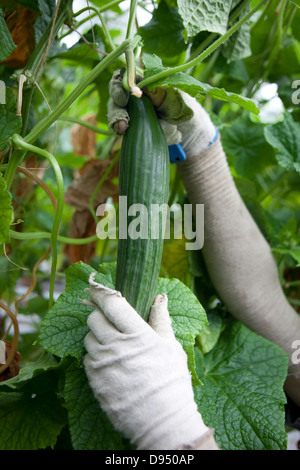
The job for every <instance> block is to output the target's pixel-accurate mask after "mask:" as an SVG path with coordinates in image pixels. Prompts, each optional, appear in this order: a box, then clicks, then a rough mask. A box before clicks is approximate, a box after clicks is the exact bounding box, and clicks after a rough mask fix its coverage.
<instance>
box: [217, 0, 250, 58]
mask: <svg viewBox="0 0 300 470" xmlns="http://www.w3.org/2000/svg"><path fill="white" fill-rule="evenodd" d="M239 3H240V2H239V0H235V1H233V2H232V8H234V7H235V6H236V5H238V4H239ZM250 9H251V6H250V3H248V5H247V6H246V7H245V8H244V9H243V11H242V12H241V13H240V15H239V17H238V18H237V19H236V21H235V22H237V21H239V20H240V19H241V18H242V17H243V16H245V15H246V14H247V13H248V12H249V11H250ZM222 53H223V55H224V56H225V57H226V58H227V60H228V61H229V62H231V61H233V60H238V59H243V58H245V57H249V56H250V55H251V47H250V21H249V20H248V21H247V22H246V23H244V24H243V25H242V26H241V27H240V28H239V29H238V31H237V32H236V33H234V34H233V35H232V36H231V37H230V38H229V39H228V40H227V41H226V42H225V43H224V45H223V48H222Z"/></svg>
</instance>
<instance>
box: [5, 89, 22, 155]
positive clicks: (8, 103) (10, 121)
mask: <svg viewBox="0 0 300 470" xmlns="http://www.w3.org/2000/svg"><path fill="white" fill-rule="evenodd" d="M5 95H6V96H5V104H1V103H0V151H1V150H4V149H5V148H6V146H7V141H8V139H9V138H10V137H11V136H12V135H13V134H15V133H19V132H20V130H21V125H22V118H21V116H16V109H17V102H16V98H15V95H14V93H13V91H12V90H11V89H10V88H6V92H5Z"/></svg>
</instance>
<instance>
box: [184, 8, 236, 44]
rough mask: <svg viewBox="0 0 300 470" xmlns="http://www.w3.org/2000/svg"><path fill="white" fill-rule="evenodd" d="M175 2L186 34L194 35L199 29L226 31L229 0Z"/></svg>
mask: <svg viewBox="0 0 300 470" xmlns="http://www.w3.org/2000/svg"><path fill="white" fill-rule="evenodd" d="M177 3H178V10H179V13H180V15H181V17H182V19H183V24H184V26H185V28H186V31H187V36H189V37H193V36H196V34H198V33H199V32H200V31H210V32H214V33H219V34H224V33H226V30H227V23H228V15H229V12H230V8H231V0H230V1H225V2H224V1H223V0H178V2H177Z"/></svg>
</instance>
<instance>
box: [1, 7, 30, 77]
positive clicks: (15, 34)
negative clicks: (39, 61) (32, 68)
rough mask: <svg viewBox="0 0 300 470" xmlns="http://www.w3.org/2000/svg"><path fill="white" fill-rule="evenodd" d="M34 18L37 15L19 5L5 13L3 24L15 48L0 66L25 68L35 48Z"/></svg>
mask: <svg viewBox="0 0 300 470" xmlns="http://www.w3.org/2000/svg"><path fill="white" fill-rule="evenodd" d="M36 18H37V13H35V12H33V11H31V10H29V9H28V8H26V7H23V6H21V5H20V6H18V7H17V8H16V9H15V10H14V11H12V12H8V13H6V15H5V22H6V24H7V27H8V30H9V31H10V34H11V37H12V40H13V42H14V43H15V44H16V46H17V48H16V49H15V50H14V51H13V52H12V54H11V55H10V56H9V57H8V58H7V59H6V60H5V61H4V62H2V64H5V65H6V66H7V67H9V68H13V69H20V68H23V67H25V65H26V64H27V62H28V59H29V57H30V55H31V53H32V51H33V49H34V47H35V40H34V29H33V25H34V23H35V20H36Z"/></svg>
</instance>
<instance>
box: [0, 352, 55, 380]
mask: <svg viewBox="0 0 300 470" xmlns="http://www.w3.org/2000/svg"><path fill="white" fill-rule="evenodd" d="M58 367H59V364H58V362H57V361H56V359H55V358H54V357H53V356H52V354H50V353H48V352H46V351H42V353H41V355H40V356H39V357H38V358H37V359H35V360H34V361H29V362H26V364H25V365H24V366H23V367H22V368H21V369H20V371H19V374H18V375H16V376H15V377H13V378H11V379H9V380H6V381H5V382H1V383H0V388H1V387H5V388H6V387H9V388H12V389H17V388H20V387H22V386H23V385H24V384H25V382H28V381H30V380H32V379H33V378H34V377H36V376H38V375H39V374H43V373H44V372H46V371H48V370H52V369H57V368H58Z"/></svg>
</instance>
